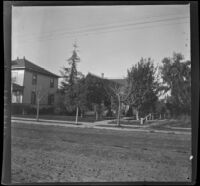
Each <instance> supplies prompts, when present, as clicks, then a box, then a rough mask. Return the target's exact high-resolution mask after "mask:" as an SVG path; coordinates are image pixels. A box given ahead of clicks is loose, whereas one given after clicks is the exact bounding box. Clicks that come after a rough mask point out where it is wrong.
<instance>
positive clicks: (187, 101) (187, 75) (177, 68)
mask: <svg viewBox="0 0 200 186" xmlns="http://www.w3.org/2000/svg"><path fill="white" fill-rule="evenodd" d="M183 60H184V57H183V55H182V54H179V53H173V57H172V58H164V59H163V60H162V63H163V66H162V67H161V74H162V79H163V83H164V85H165V86H164V88H165V92H167V91H170V92H171V95H170V96H168V97H167V98H166V102H167V107H168V108H169V109H170V110H171V112H172V113H174V114H175V115H179V114H182V113H184V114H190V112H191V62H190V61H183Z"/></svg>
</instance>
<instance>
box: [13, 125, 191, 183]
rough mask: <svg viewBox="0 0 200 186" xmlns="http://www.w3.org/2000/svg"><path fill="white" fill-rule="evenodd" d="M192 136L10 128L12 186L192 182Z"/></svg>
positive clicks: (56, 127) (49, 128)
mask: <svg viewBox="0 0 200 186" xmlns="http://www.w3.org/2000/svg"><path fill="white" fill-rule="evenodd" d="M190 155H191V136H190V135H177V134H176V135H175V134H163V133H162V134H161V133H147V132H125V131H113V130H104V129H91V128H73V127H72V128H70V127H67V128H65V127H58V126H37V125H26V124H20V123H15V124H14V123H13V124H12V163H11V165H12V182H13V183H30V182H115V181H116V182H120V181H133V182H135V181H191V162H190V160H189V156H190Z"/></svg>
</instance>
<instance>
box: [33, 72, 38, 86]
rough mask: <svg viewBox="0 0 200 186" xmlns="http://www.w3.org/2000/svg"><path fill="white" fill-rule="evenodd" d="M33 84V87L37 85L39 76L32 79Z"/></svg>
mask: <svg viewBox="0 0 200 186" xmlns="http://www.w3.org/2000/svg"><path fill="white" fill-rule="evenodd" d="M32 84H33V85H36V84H37V74H33V77H32Z"/></svg>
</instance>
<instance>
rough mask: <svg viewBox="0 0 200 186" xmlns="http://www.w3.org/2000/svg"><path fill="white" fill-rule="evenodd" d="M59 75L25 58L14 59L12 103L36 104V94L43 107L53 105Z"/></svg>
mask: <svg viewBox="0 0 200 186" xmlns="http://www.w3.org/2000/svg"><path fill="white" fill-rule="evenodd" d="M58 78H59V76H58V75H56V74H54V73H52V72H49V71H48V70H46V69H44V68H42V67H40V66H38V65H35V64H34V63H32V62H30V61H28V60H27V59H25V57H24V58H23V59H19V58H17V59H16V60H13V61H12V86H11V89H12V103H18V104H23V105H29V106H35V105H36V96H38V93H39V96H40V97H41V102H40V106H41V107H50V106H51V107H52V106H54V104H55V96H56V92H57V89H58Z"/></svg>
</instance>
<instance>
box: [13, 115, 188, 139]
mask: <svg viewBox="0 0 200 186" xmlns="http://www.w3.org/2000/svg"><path fill="white" fill-rule="evenodd" d="M11 121H12V123H18V122H20V123H26V124H34V125H47V126H61V127H79V128H95V129H106V130H118V131H135V132H137V131H138V132H152V133H154V132H155V133H165V134H189V135H190V134H191V131H187V132H184V131H167V130H154V129H150V128H146V127H145V128H143V129H142V127H141V128H139V127H138V126H137V128H136V127H134V126H132V127H130V125H129V128H126V127H128V126H126V125H123V126H122V127H116V124H109V125H110V126H109V127H108V126H103V125H107V124H108V122H109V120H104V121H99V122H95V123H89V122H78V124H75V122H72V121H61V120H45V119H40V120H39V121H36V120H35V119H33V118H20V117H12V119H11ZM99 125H102V126H99Z"/></svg>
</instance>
